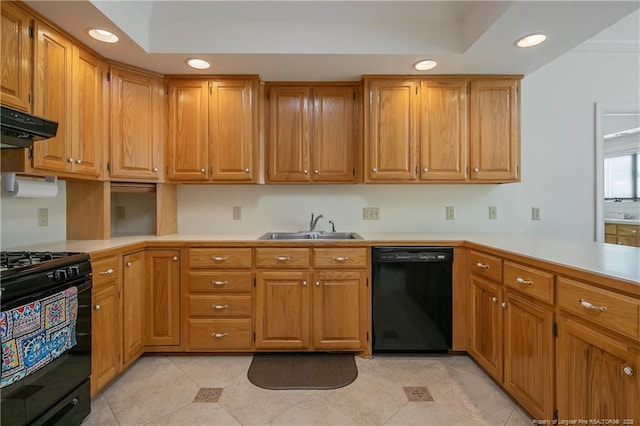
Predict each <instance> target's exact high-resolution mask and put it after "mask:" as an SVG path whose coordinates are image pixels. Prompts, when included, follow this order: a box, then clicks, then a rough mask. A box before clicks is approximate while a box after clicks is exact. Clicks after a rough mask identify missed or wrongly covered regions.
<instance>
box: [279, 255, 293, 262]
mask: <svg viewBox="0 0 640 426" xmlns="http://www.w3.org/2000/svg"><path fill="white" fill-rule="evenodd" d="M275 259H276V260H277V261H278V262H288V261H289V260H290V259H291V258H290V257H289V256H276V257H275Z"/></svg>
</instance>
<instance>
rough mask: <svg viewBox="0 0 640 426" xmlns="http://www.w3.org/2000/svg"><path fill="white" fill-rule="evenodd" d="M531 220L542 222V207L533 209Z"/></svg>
mask: <svg viewBox="0 0 640 426" xmlns="http://www.w3.org/2000/svg"><path fill="white" fill-rule="evenodd" d="M531 220H540V207H531Z"/></svg>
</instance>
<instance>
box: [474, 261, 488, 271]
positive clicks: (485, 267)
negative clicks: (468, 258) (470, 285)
mask: <svg viewBox="0 0 640 426" xmlns="http://www.w3.org/2000/svg"><path fill="white" fill-rule="evenodd" d="M476 266H477V267H478V268H480V269H489V265H487V264H486V263H482V262H478V263H476Z"/></svg>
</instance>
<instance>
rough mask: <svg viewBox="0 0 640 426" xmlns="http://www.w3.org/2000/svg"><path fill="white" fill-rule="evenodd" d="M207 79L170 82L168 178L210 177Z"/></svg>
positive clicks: (199, 179) (202, 178) (194, 178)
mask: <svg viewBox="0 0 640 426" xmlns="http://www.w3.org/2000/svg"><path fill="white" fill-rule="evenodd" d="M207 85H208V83H207V81H206V80H173V81H170V82H169V117H168V121H169V124H168V132H169V134H168V138H167V141H168V143H167V154H168V155H167V163H168V178H169V179H176V180H190V181H202V180H207V179H208V178H209V134H208V133H209V123H208V115H207V114H208V108H209V107H208V105H207V99H208V96H209V95H208V89H207Z"/></svg>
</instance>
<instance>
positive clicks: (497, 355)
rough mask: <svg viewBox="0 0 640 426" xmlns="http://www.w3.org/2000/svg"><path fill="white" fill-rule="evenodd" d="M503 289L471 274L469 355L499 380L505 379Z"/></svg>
mask: <svg viewBox="0 0 640 426" xmlns="http://www.w3.org/2000/svg"><path fill="white" fill-rule="evenodd" d="M501 303H502V289H501V287H500V286H498V285H497V284H494V283H491V282H489V281H486V280H483V279H482V278H478V277H475V276H473V275H472V276H471V341H470V345H469V354H470V355H471V356H473V358H474V359H475V360H476V361H477V362H478V364H480V365H481V366H482V367H484V369H485V370H487V371H488V372H489V374H491V375H492V376H493V377H494V378H495V379H496V380H497V381H498V382H501V381H502V370H503V369H502V344H503V343H502V318H503V312H502V311H503V309H502V307H501Z"/></svg>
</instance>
